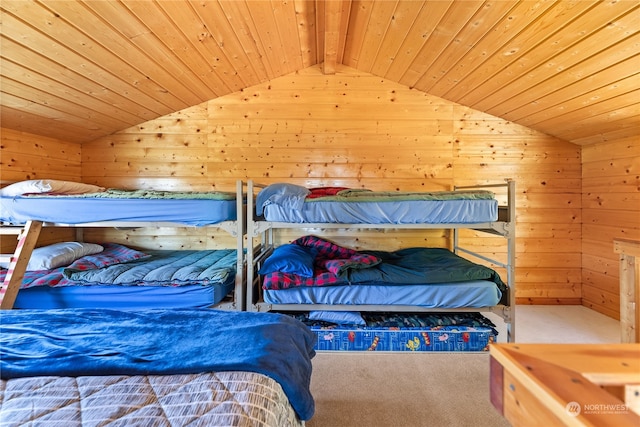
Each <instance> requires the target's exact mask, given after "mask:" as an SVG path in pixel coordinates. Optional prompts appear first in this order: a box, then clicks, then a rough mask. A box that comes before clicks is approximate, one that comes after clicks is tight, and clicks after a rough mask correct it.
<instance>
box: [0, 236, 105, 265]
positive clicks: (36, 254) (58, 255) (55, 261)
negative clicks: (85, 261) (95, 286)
mask: <svg viewBox="0 0 640 427" xmlns="http://www.w3.org/2000/svg"><path fill="white" fill-rule="evenodd" d="M103 250H104V248H103V247H102V246H100V245H96V244H95V243H80V242H62V243H54V244H52V245H49V246H43V247H41V248H36V249H34V250H33V252H32V254H31V258H30V259H29V264H28V265H27V271H35V270H50V269H52V268H57V267H62V266H64V265H69V264H71V263H72V262H73V261H75V260H77V259H78V258H80V257H83V256H85V255H92V254H97V253H99V252H102V251H103ZM0 267H3V268H9V263H8V262H6V263H5V262H0Z"/></svg>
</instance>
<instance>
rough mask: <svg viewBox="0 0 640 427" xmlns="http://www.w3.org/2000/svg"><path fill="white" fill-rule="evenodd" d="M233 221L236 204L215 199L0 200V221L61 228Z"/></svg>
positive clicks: (75, 198)
mask: <svg viewBox="0 0 640 427" xmlns="http://www.w3.org/2000/svg"><path fill="white" fill-rule="evenodd" d="M236 219H237V213H236V201H235V198H234V199H233V200H219V199H136V198H132V199H125V198H88V197H80V196H78V197H73V196H64V197H61V196H50V197H24V196H13V197H0V221H2V222H7V223H11V224H23V223H25V222H26V221H29V220H39V221H45V222H52V223H61V224H82V223H88V222H100V221H123V222H124V221H133V222H174V223H178V224H184V225H192V226H204V225H211V224H217V223H219V222H222V221H235V220H236Z"/></svg>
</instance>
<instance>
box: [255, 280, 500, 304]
mask: <svg viewBox="0 0 640 427" xmlns="http://www.w3.org/2000/svg"><path fill="white" fill-rule="evenodd" d="M501 297H502V293H501V292H500V289H499V288H498V287H497V286H496V284H495V283H494V282H492V281H489V280H470V281H467V282H453V283H435V284H426V285H420V284H411V285H389V284H381V285H372V284H367V285H357V286H350V285H346V286H327V287H300V288H289V289H279V290H272V289H264V290H263V298H264V301H265V302H266V303H269V304H329V305H337V304H346V305H369V304H370V305H380V304H381V301H383V302H384V305H405V304H406V305H412V306H416V307H423V308H438V307H439V308H461V307H492V306H495V305H497V304H498V303H499V302H500V299H501Z"/></svg>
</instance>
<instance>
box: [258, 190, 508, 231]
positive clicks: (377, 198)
mask: <svg viewBox="0 0 640 427" xmlns="http://www.w3.org/2000/svg"><path fill="white" fill-rule="evenodd" d="M310 194H311V190H309V189H307V188H305V187H300V186H297V185H293V184H286V183H279V184H272V185H269V186H267V187H266V188H264V189H263V190H261V191H260V192H259V193H258V195H257V197H256V214H257V215H263V214H264V217H265V219H266V220H267V221H278V222H289V223H341V224H474V223H482V222H490V221H496V220H497V218H498V202H497V200H496V199H495V198H493V194H492V193H490V192H487V191H483V190H478V191H453V192H452V191H447V192H432V193H406V192H405V193H402V192H370V191H365V190H361V189H359V190H357V191H354V190H344V191H342V192H339V193H338V194H337V195H336V196H333V197H320V198H309V197H308V196H309V195H310Z"/></svg>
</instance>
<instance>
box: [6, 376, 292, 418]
mask: <svg viewBox="0 0 640 427" xmlns="http://www.w3.org/2000/svg"><path fill="white" fill-rule="evenodd" d="M0 402H2V404H1V409H0V413H1V414H2V416H1V421H0V425H3V426H24V425H48V426H53V425H63V424H62V423H64V426H65V427H80V426H82V427H85V426H87V427H88V426H100V425H105V424H109V425H122V426H132V425H144V426H145V427H146V426H186V425H189V426H247V427H249V426H274V427H282V426H303V425H304V423H303V422H302V421H300V419H299V418H298V417H297V415H296V413H295V411H294V410H293V408H292V406H291V405H290V404H289V400H288V399H287V396H286V394H285V393H284V391H283V390H282V387H281V386H280V385H279V384H278V383H277V382H276V381H275V380H273V379H271V378H269V377H268V376H266V375H262V374H257V373H253V372H212V373H202V374H190V375H187V374H184V375H145V376H142V375H140V376H125V375H109V376H104V377H98V376H86V377H77V378H72V377H35V378H20V379H14V380H10V381H2V382H1V383H0ZM32 423H33V424H32Z"/></svg>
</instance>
